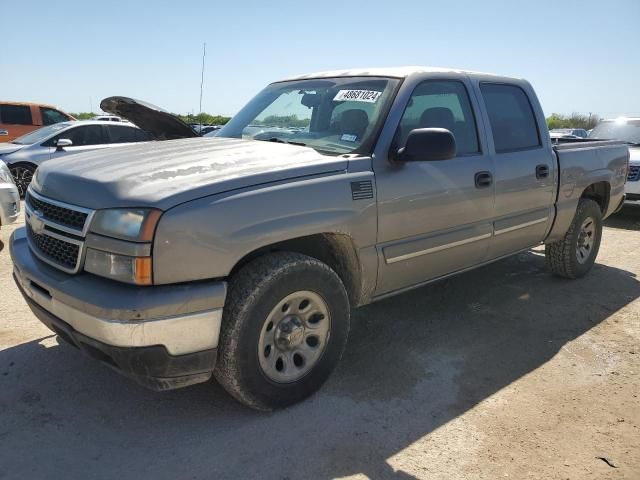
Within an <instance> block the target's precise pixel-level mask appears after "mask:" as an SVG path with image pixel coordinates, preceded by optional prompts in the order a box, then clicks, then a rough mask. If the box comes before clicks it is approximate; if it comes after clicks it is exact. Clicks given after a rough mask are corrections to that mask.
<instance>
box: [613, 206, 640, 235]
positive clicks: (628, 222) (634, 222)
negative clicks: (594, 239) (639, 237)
mask: <svg viewBox="0 0 640 480" xmlns="http://www.w3.org/2000/svg"><path fill="white" fill-rule="evenodd" d="M604 225H605V226H606V227H611V228H620V229H623V230H634V231H638V230H640V202H634V203H625V204H624V206H623V207H622V210H620V211H619V212H618V213H616V214H615V215H612V216H610V217H609V218H607V219H606V220H605V222H604Z"/></svg>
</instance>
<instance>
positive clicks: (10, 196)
mask: <svg viewBox="0 0 640 480" xmlns="http://www.w3.org/2000/svg"><path fill="white" fill-rule="evenodd" d="M19 214H20V195H19V193H18V187H16V186H15V185H14V184H12V183H0V225H8V224H9V223H13V222H15V221H16V219H17V218H18V215H19Z"/></svg>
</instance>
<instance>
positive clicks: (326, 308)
mask: <svg viewBox="0 0 640 480" xmlns="http://www.w3.org/2000/svg"><path fill="white" fill-rule="evenodd" d="M349 315H350V310H349V300H348V298H347V294H346V291H345V288H344V285H343V284H342V281H341V280H340V278H339V277H338V275H337V274H336V273H335V272H334V271H333V270H332V269H331V268H329V267H328V266H327V265H325V264H324V263H322V262H320V261H319V260H316V259H314V258H311V257H308V256H306V255H301V254H297V253H273V254H269V255H265V256H264V257H260V258H258V259H256V260H254V261H252V262H250V263H249V264H247V265H246V266H244V267H243V268H242V269H241V270H240V271H238V273H237V274H235V275H234V276H233V277H232V278H231V280H230V282H229V294H228V296H227V304H226V305H225V309H224V314H223V321H222V328H221V331H220V341H219V345H218V362H217V364H216V370H215V372H214V373H215V376H216V378H217V380H218V382H219V383H220V384H221V385H222V386H223V387H224V388H225V389H226V390H227V391H228V392H229V393H230V394H231V395H233V396H234V397H235V398H236V399H238V400H239V401H240V402H242V403H244V404H245V405H248V406H250V407H252V408H255V409H258V410H272V409H275V408H281V407H286V406H288V405H291V404H293V403H296V402H299V401H301V400H303V399H304V398H306V397H308V396H309V395H311V394H313V393H314V392H315V391H316V390H318V388H320V386H321V385H322V384H323V383H324V381H325V380H326V379H327V378H328V377H329V375H330V374H331V372H332V371H333V369H334V368H335V366H336V365H337V363H338V361H339V360H340V357H341V356H342V352H343V351H344V347H345V345H346V342H347V336H348V333H349Z"/></svg>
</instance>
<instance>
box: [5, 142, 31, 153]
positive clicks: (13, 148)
mask: <svg viewBox="0 0 640 480" xmlns="http://www.w3.org/2000/svg"><path fill="white" fill-rule="evenodd" d="M24 147H26V145H18V144H17V143H8V142H3V143H0V155H8V154H9V153H13V152H17V151H18V150H20V149H21V148H24Z"/></svg>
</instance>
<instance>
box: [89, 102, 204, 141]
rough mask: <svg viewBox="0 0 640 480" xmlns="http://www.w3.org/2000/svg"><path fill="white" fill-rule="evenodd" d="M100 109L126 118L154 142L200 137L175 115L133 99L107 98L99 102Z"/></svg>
mask: <svg viewBox="0 0 640 480" xmlns="http://www.w3.org/2000/svg"><path fill="white" fill-rule="evenodd" d="M100 108H101V109H102V110H103V111H105V112H107V113H111V114H113V115H118V116H120V117H122V118H126V119H127V120H129V121H130V122H131V123H134V124H135V125H137V126H138V127H140V128H141V129H142V130H144V131H145V132H147V133H149V134H150V135H152V136H153V137H155V138H156V140H173V139H176V138H192V137H199V136H200V135H199V134H197V133H196V132H194V131H193V130H192V129H191V127H190V126H189V125H187V124H186V123H184V122H183V121H182V120H180V119H179V118H178V117H176V116H175V115H172V114H170V113H169V112H166V111H164V110H162V109H161V108H160V107H156V106H155V105H151V104H150V103H146V102H143V101H142V100H136V99H135V98H129V97H108V98H105V99H104V100H102V101H101V102H100Z"/></svg>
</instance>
